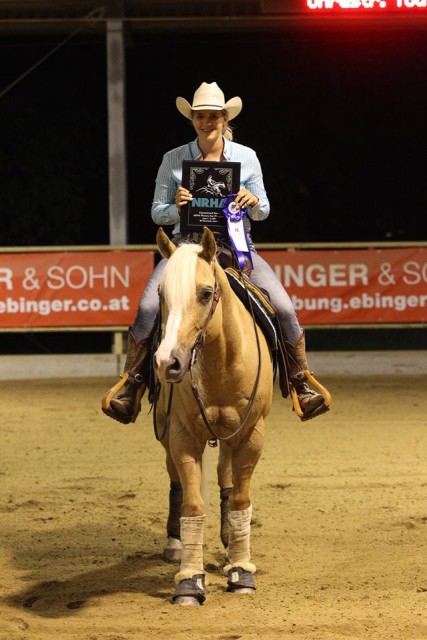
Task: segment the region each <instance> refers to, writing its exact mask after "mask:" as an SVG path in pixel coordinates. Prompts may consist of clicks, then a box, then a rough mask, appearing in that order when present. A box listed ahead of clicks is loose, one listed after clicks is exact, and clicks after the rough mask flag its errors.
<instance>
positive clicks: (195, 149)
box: [190, 137, 232, 162]
mask: <svg viewBox="0 0 427 640" xmlns="http://www.w3.org/2000/svg"><path fill="white" fill-rule="evenodd" d="M223 140H224V158H225V160H226V162H230V160H231V148H232V146H231V140H227V138H224V137H223ZM190 148H191V155H192V156H193V160H203V158H202V153H201V151H200V149H199V145H198V144H197V138H196V139H195V140H193V142H190Z"/></svg>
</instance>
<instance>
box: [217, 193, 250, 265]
mask: <svg viewBox="0 0 427 640" xmlns="http://www.w3.org/2000/svg"><path fill="white" fill-rule="evenodd" d="M236 196H237V193H230V195H229V196H227V197H226V198H225V200H224V203H223V205H222V211H223V213H224V215H225V217H226V218H227V229H228V236H229V238H230V240H231V244H232V246H233V249H234V251H235V253H236V256H237V260H238V262H239V266H240V268H241V269H243V268H244V266H245V256H247V257H248V258H249V262H250V263H251V265H252V267H253V264H252V256H251V252H250V249H249V246H248V237H247V235H246V228H245V225H244V221H243V218H244V217H245V215H246V213H247V211H248V210H247V209H240V208H239V206H238V205H236V204H235V203H234V200H235V198H236Z"/></svg>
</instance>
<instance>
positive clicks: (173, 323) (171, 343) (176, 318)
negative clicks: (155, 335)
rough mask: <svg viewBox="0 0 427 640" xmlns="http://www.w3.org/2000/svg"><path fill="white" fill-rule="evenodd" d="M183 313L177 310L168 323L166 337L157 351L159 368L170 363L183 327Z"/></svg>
mask: <svg viewBox="0 0 427 640" xmlns="http://www.w3.org/2000/svg"><path fill="white" fill-rule="evenodd" d="M181 319H182V311H181V309H175V310H174V312H172V313H171V314H170V315H169V317H168V319H167V322H166V329H165V337H164V338H163V340H162V341H161V343H160V346H159V348H158V349H157V351H156V362H157V366H158V367H160V366H161V363H162V362H169V360H170V355H171V353H172V351H173V349H174V348H175V346H176V344H177V340H178V331H179V327H180V326H181Z"/></svg>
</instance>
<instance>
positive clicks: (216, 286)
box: [153, 267, 261, 447]
mask: <svg viewBox="0 0 427 640" xmlns="http://www.w3.org/2000/svg"><path fill="white" fill-rule="evenodd" d="M245 289H246V294H247V297H248V301H249V308H250V312H251V316H252V321H253V325H254V331H255V338H256V343H257V350H258V369H257V374H256V377H255V382H254V386H253V388H252V392H251V395H250V397H249V402H248V406H247V408H246V413H245V415H244V417H243V419H242V422H241V423H240V425H239V426H238V428H237V429H236V430H235V431H233V433H231V434H229V435H228V436H219V435H218V434H217V433H216V432H215V431H214V429H213V427H212V425H211V423H210V420H209V418H208V415H207V413H206V409H205V406H204V404H203V401H202V399H201V397H200V393H199V389H198V386H197V382H196V380H195V379H194V376H193V366H194V365H195V363H196V360H197V355H198V353H199V351H200V349H201V348H202V346H203V344H204V341H205V337H206V333H207V330H208V326H209V322H210V321H211V319H212V316H213V314H214V313H215V309H216V307H217V304H218V301H219V298H220V295H221V289H220V287H219V284H218V279H217V274H216V268H215V267H214V295H213V298H212V304H211V308H210V309H209V313H208V315H207V317H206V319H205V322H204V324H203V327H202V328H201V329H200V331H199V333H198V334H197V338H196V340H195V342H194V345H193V347H192V349H191V358H190V362H189V365H188V371H189V373H190V379H191V390H192V392H193V395H194V398H195V400H196V402H197V406H198V407H199V411H200V415H201V416H202V419H203V422H204V424H205V427H206V429H207V430H208V432H209V433H210V434H211V436H212V437H211V438H210V439H209V445H210V446H211V447H216V446H217V444H218V443H217V441H218V440H220V441H222V442H225V441H227V440H230V439H231V438H234V437H235V436H237V434H238V433H240V431H241V430H242V429H243V427H244V426H245V424H246V422H247V420H248V418H249V416H250V413H251V411H252V408H253V405H254V402H255V397H256V394H257V391H258V386H259V380H260V376H261V345H260V341H259V336H258V331H257V325H256V320H255V314H254V310H253V306H252V299H251V296H250V294H249V292H248V289H247V287H246V284H245ZM174 384H175V383H172V384H171V386H170V392H169V400H168V406H167V410H166V414H165V418H164V422H163V431H162V433H161V434H160V435H159V432H158V428H157V418H156V414H157V411H156V409H157V400H158V393H156V394H155V395H156V397H155V400H154V403H153V404H154V407H153V422H154V433H155V436H156V439H157V440H163V438H164V437H165V435H166V433H167V430H168V427H169V422H170V413H171V410H172V398H173V389H174ZM158 386H159V388H160V383H158Z"/></svg>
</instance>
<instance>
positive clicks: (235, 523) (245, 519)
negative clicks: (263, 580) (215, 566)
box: [224, 505, 256, 573]
mask: <svg viewBox="0 0 427 640" xmlns="http://www.w3.org/2000/svg"><path fill="white" fill-rule="evenodd" d="M251 518H252V505H251V506H250V507H248V508H247V509H243V510H242V511H229V513H228V524H229V537H230V542H229V544H228V547H227V554H228V559H229V561H230V564H228V565H227V566H226V567H225V568H224V571H225V573H227V572H228V570H229V569H231V568H232V567H241V568H242V569H245V571H249V572H250V573H255V571H256V566H255V565H254V564H252V562H250V559H251Z"/></svg>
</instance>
